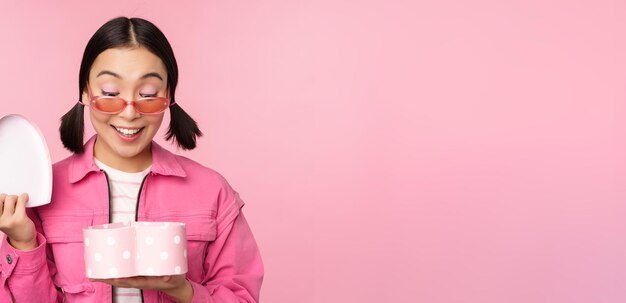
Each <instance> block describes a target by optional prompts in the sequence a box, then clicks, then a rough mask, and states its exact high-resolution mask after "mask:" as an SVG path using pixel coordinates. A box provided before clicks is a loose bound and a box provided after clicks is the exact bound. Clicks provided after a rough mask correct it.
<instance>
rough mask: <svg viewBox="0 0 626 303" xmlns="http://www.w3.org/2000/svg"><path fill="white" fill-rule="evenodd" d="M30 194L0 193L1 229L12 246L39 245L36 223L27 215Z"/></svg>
mask: <svg viewBox="0 0 626 303" xmlns="http://www.w3.org/2000/svg"><path fill="white" fill-rule="evenodd" d="M26 202H28V194H26V193H24V194H21V195H20V196H19V197H18V196H13V195H7V194H0V231H2V232H3V233H4V234H6V235H7V237H9V238H8V241H9V243H10V244H11V246H13V247H15V248H17V249H19V250H31V249H35V248H36V247H37V232H36V231H35V224H34V223H33V221H32V220H31V219H30V218H29V217H28V216H27V215H26Z"/></svg>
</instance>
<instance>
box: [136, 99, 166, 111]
mask: <svg viewBox="0 0 626 303" xmlns="http://www.w3.org/2000/svg"><path fill="white" fill-rule="evenodd" d="M167 106H168V101H167V99H165V98H142V99H139V100H137V101H135V108H136V109H137V111H139V112H141V113H146V114H153V113H158V112H162V111H164V110H165V109H167Z"/></svg>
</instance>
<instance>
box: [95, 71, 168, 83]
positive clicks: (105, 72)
mask: <svg viewBox="0 0 626 303" xmlns="http://www.w3.org/2000/svg"><path fill="white" fill-rule="evenodd" d="M102 75H111V76H113V77H115V78H118V79H122V76H120V75H118V74H116V73H114V72H112V71H109V70H103V71H101V72H99V73H98V75H97V76H96V78H98V77H100V76H102ZM150 77H155V78H159V79H161V81H163V78H162V77H161V75H159V74H158V73H147V74H145V75H143V76H141V78H139V79H141V80H143V79H146V78H150Z"/></svg>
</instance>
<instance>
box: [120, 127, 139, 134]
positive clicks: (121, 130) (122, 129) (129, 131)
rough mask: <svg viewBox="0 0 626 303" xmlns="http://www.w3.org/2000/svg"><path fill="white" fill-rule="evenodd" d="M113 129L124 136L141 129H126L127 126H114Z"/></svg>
mask: <svg viewBox="0 0 626 303" xmlns="http://www.w3.org/2000/svg"><path fill="white" fill-rule="evenodd" d="M115 129H117V131H118V132H120V133H122V134H124V135H126V136H132V135H134V134H136V133H138V132H139V131H140V130H141V129H140V128H139V129H127V128H120V127H116V128H115Z"/></svg>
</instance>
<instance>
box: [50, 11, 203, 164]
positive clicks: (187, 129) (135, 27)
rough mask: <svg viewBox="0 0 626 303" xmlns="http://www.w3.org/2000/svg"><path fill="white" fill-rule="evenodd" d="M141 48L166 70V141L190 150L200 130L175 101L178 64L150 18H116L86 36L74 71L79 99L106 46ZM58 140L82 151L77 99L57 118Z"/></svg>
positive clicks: (77, 151) (82, 120)
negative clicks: (58, 119) (169, 104)
mask: <svg viewBox="0 0 626 303" xmlns="http://www.w3.org/2000/svg"><path fill="white" fill-rule="evenodd" d="M137 46H141V47H145V48H146V49H148V50H149V51H150V52H152V53H153V54H155V55H156V56H157V57H159V58H160V59H161V61H162V62H163V64H164V65H165V69H166V70H167V87H168V89H169V98H170V101H171V103H173V104H172V105H171V106H170V126H169V129H168V131H167V134H166V135H165V138H166V139H167V140H171V139H176V143H177V144H178V146H180V147H182V148H183V149H194V148H195V147H196V139H197V137H199V136H202V132H201V131H200V129H199V128H198V125H197V124H196V121H194V120H193V119H192V118H191V117H190V116H189V115H188V114H187V113H186V112H185V111H184V110H183V109H182V108H181V107H180V106H179V105H178V103H176V98H175V94H174V93H175V91H176V84H177V83H178V65H177V64H176V58H175V57H174V51H173V50H172V47H171V45H170V43H169V42H168V41H167V38H166V37H165V35H164V34H163V32H161V30H159V28H157V27H156V26H155V25H154V24H152V23H151V22H150V21H147V20H144V19H141V18H127V17H117V18H115V19H111V20H109V21H108V22H107V23H105V24H104V25H102V26H101V27H100V28H99V29H98V30H97V31H96V32H95V33H94V34H93V36H92V37H91V39H89V42H88V43H87V46H86V47H85V52H84V53H83V60H82V61H81V63H80V71H79V74H78V94H79V100H80V98H82V94H83V91H84V90H85V87H86V85H87V80H88V79H89V71H90V70H91V66H92V65H93V62H94V61H95V60H96V57H98V55H99V54H100V53H102V52H104V51H105V50H107V49H110V48H118V47H137ZM59 132H60V133H61V141H62V142H63V145H64V146H65V148H67V149H68V150H70V151H72V152H74V153H79V154H80V153H83V152H84V151H85V150H84V146H83V144H84V143H83V136H84V113H83V105H82V104H81V103H80V102H79V103H77V104H75V105H74V107H72V109H70V111H68V112H67V113H66V114H65V115H63V117H62V118H61V126H60V127H59Z"/></svg>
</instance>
